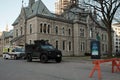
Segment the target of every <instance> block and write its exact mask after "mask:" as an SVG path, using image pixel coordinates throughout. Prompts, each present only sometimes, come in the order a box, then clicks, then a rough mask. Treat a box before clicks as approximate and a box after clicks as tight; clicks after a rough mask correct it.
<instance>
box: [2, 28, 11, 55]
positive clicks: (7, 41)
mask: <svg viewBox="0 0 120 80" xmlns="http://www.w3.org/2000/svg"><path fill="white" fill-rule="evenodd" d="M12 39H13V30H10V31H3V32H2V34H1V36H0V55H2V53H3V49H4V48H9V47H10V46H12V43H11V41H12Z"/></svg>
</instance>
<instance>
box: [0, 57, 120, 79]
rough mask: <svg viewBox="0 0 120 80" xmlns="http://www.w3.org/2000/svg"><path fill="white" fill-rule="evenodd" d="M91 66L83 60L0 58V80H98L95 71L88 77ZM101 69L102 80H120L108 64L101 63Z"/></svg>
mask: <svg viewBox="0 0 120 80" xmlns="http://www.w3.org/2000/svg"><path fill="white" fill-rule="evenodd" d="M92 67H93V65H92V63H91V61H84V60H81V61H69V60H68V61H63V62H61V63H55V62H49V63H40V62H39V61H33V62H26V61H25V60H4V59H2V58H0V80H98V78H97V72H95V74H94V75H93V77H92V78H89V77H88V75H89V73H90V71H91V69H92ZM101 70H102V80H120V72H117V73H111V66H110V64H103V65H101Z"/></svg>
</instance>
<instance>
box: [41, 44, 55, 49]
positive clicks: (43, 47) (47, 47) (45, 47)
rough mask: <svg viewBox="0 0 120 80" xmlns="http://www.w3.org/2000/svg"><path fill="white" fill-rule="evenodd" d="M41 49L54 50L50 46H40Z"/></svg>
mask: <svg viewBox="0 0 120 80" xmlns="http://www.w3.org/2000/svg"><path fill="white" fill-rule="evenodd" d="M41 48H42V49H45V50H54V49H55V48H54V47H53V46H52V45H41Z"/></svg>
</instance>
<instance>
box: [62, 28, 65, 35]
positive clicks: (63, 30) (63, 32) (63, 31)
mask: <svg viewBox="0 0 120 80" xmlns="http://www.w3.org/2000/svg"><path fill="white" fill-rule="evenodd" d="M62 34H63V35H64V34H65V29H64V27H63V28H62Z"/></svg>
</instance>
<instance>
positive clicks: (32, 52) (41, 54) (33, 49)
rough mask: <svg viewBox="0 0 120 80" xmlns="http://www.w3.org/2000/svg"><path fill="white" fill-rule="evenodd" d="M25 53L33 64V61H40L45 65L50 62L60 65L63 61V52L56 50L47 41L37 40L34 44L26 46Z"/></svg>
mask: <svg viewBox="0 0 120 80" xmlns="http://www.w3.org/2000/svg"><path fill="white" fill-rule="evenodd" d="M25 53H26V58H27V61H28V62H31V61H32V59H40V61H41V62H43V63H45V62H48V60H55V61H56V62H57V63H60V62H61V60H62V53H61V51H60V50H58V49H56V48H54V47H53V46H52V45H51V44H49V43H48V41H46V40H35V41H34V44H26V46H25Z"/></svg>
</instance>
